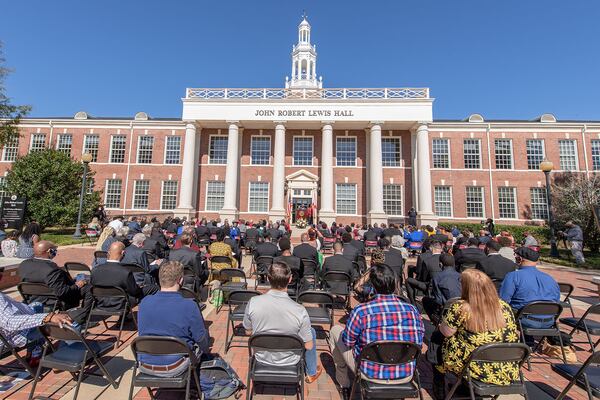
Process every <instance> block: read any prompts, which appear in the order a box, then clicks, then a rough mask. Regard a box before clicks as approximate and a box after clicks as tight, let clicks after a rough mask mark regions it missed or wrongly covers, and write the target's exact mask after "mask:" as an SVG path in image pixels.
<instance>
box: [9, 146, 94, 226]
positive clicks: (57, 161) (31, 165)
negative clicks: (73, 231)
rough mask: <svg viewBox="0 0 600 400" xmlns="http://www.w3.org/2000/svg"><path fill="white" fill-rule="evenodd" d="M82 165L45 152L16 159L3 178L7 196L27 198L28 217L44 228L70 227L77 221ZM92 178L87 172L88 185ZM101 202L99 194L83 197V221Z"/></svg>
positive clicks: (55, 153)
mask: <svg viewBox="0 0 600 400" xmlns="http://www.w3.org/2000/svg"><path fill="white" fill-rule="evenodd" d="M83 168H84V167H83V163H81V162H79V161H75V160H73V159H71V158H69V156H67V155H66V154H64V153H62V152H59V151H56V150H51V149H46V150H41V151H36V152H33V153H30V154H28V155H26V156H24V157H21V158H19V159H18V160H17V161H16V162H15V163H14V164H13V165H12V168H11V170H10V171H9V172H8V175H7V177H6V192H7V194H16V195H18V196H23V197H25V198H26V199H27V214H28V216H29V219H31V220H35V221H37V222H38V223H40V224H41V225H42V226H43V227H47V226H55V225H61V226H72V225H74V224H75V223H76V222H77V212H78V210H79V195H80V192H81V178H82V176H83ZM93 175H94V172H93V171H90V170H89V169H88V176H87V179H88V182H90V179H92V177H93ZM99 203H100V193H99V192H95V191H94V192H91V193H89V192H88V193H86V195H85V196H84V207H83V215H82V221H83V222H86V221H89V219H90V218H91V216H92V214H93V212H94V209H95V208H96V207H97V206H98V204H99Z"/></svg>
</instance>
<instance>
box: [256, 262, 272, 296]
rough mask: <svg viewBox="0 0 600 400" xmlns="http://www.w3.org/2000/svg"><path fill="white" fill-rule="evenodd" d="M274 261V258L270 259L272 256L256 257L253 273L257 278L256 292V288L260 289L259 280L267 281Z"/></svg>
mask: <svg viewBox="0 0 600 400" xmlns="http://www.w3.org/2000/svg"><path fill="white" fill-rule="evenodd" d="M273 260H274V258H273V257H270V256H260V257H256V260H255V262H254V269H255V272H254V273H253V275H255V276H256V280H255V281H254V289H255V290H256V288H258V281H259V280H266V279H267V273H268V271H269V267H270V266H271V265H273Z"/></svg>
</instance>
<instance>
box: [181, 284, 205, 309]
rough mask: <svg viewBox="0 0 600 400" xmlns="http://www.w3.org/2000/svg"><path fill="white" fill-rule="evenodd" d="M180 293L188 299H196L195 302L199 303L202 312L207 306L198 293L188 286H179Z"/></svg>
mask: <svg viewBox="0 0 600 400" xmlns="http://www.w3.org/2000/svg"><path fill="white" fill-rule="evenodd" d="M179 293H181V295H182V296H183V297H184V298H186V299H192V300H194V302H195V303H196V304H197V305H198V308H199V309H200V312H202V311H204V309H205V308H206V304H205V303H203V302H202V300H201V299H200V296H199V295H198V293H196V292H194V291H193V290H191V289H188V288H186V287H181V288H179Z"/></svg>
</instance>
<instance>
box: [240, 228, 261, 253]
mask: <svg viewBox="0 0 600 400" xmlns="http://www.w3.org/2000/svg"><path fill="white" fill-rule="evenodd" d="M259 236H260V231H259V230H258V229H257V225H256V224H254V225H252V226H251V227H250V228H248V229H246V238H245V240H244V242H245V243H244V245H245V246H246V247H247V248H249V249H254V248H255V247H256V244H257V243H258V237H259Z"/></svg>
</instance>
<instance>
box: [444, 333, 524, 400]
mask: <svg viewBox="0 0 600 400" xmlns="http://www.w3.org/2000/svg"><path fill="white" fill-rule="evenodd" d="M529 352H530V350H529V346H527V345H526V344H524V343H490V344H485V345H483V346H479V347H478V348H476V349H475V350H473V352H472V353H471V355H470V356H469V358H468V359H467V361H466V362H465V364H464V367H463V370H462V371H461V373H460V375H459V376H458V379H457V380H456V383H455V384H454V385H453V386H452V388H451V389H450V392H448V394H447V395H446V400H451V399H453V398H455V397H453V395H454V392H456V389H457V388H458V386H459V385H460V384H461V382H463V381H464V382H465V383H466V384H467V386H468V387H469V398H470V399H471V400H475V396H477V397H491V398H493V399H496V398H497V397H498V396H500V395H509V394H520V395H521V396H523V397H524V398H525V399H526V400H527V398H528V397H527V388H526V386H525V380H524V379H523V371H522V370H521V367H522V366H523V363H524V362H525V360H527V359H528V358H529ZM471 363H482V364H486V363H516V364H517V365H518V367H519V380H518V381H515V382H511V383H510V384H508V385H494V384H491V383H483V382H481V381H478V380H475V379H473V378H472V377H471V369H470V368H469V367H470V365H471Z"/></svg>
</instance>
